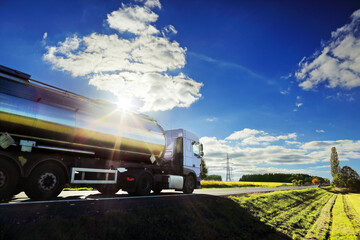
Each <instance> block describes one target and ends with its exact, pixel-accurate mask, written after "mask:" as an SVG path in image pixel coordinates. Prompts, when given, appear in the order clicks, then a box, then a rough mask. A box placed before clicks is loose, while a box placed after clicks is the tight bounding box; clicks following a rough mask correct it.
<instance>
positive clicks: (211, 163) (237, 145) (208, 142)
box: [200, 129, 360, 177]
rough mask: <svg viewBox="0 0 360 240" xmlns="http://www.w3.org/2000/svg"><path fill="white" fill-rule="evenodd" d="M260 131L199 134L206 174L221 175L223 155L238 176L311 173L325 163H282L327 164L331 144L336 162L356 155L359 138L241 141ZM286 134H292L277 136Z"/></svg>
mask: <svg viewBox="0 0 360 240" xmlns="http://www.w3.org/2000/svg"><path fill="white" fill-rule="evenodd" d="M250 130H251V131H250ZM262 132H263V131H259V130H256V129H248V130H245V131H244V130H242V131H237V132H235V133H234V135H233V134H232V135H233V137H231V139H233V140H229V139H228V138H225V139H217V138H216V137H202V138H201V139H200V141H201V142H202V143H203V145H204V152H205V155H204V158H205V161H206V164H207V166H208V167H209V173H210V174H223V175H224V174H225V166H226V155H227V154H229V157H230V159H231V160H230V161H231V163H232V164H231V167H232V168H233V173H234V174H235V175H236V174H238V175H236V176H238V177H239V176H240V175H241V174H249V173H262V172H286V173H310V172H312V170H311V169H317V168H325V167H327V166H321V167H319V166H318V167H309V168H308V169H287V168H284V167H283V166H285V165H286V166H291V165H295V166H296V165H299V164H316V163H322V162H327V163H329V161H330V154H331V147H333V146H335V147H336V148H337V151H338V154H339V159H340V161H348V160H350V159H359V158H360V140H358V141H353V140H338V141H311V142H306V143H300V142H296V141H285V142H286V143H287V144H288V146H286V147H285V146H282V145H278V144H279V143H277V142H275V141H274V142H270V143H269V144H271V145H267V146H261V147H260V146H244V145H243V144H242V141H243V140H244V139H247V138H249V137H252V136H253V135H254V134H255V135H256V134H259V133H262ZM264 134H265V133H264ZM290 135H292V134H291V133H290V134H287V135H280V136H290ZM230 136H231V135H230ZM278 137H279V136H278ZM275 138H276V136H275ZM282 138H286V137H282ZM235 140H236V141H235ZM277 166H280V167H277ZM316 172H318V171H316Z"/></svg>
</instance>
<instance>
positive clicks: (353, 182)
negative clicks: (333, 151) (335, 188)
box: [340, 166, 360, 191]
mask: <svg viewBox="0 0 360 240" xmlns="http://www.w3.org/2000/svg"><path fill="white" fill-rule="evenodd" d="M340 174H341V175H342V176H343V178H344V187H347V188H349V189H350V190H353V191H360V176H359V174H358V173H357V172H356V171H355V170H354V169H352V168H351V167H349V166H344V167H343V168H342V169H341V170H340Z"/></svg>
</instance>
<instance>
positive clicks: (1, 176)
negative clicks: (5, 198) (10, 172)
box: [0, 170, 6, 188]
mask: <svg viewBox="0 0 360 240" xmlns="http://www.w3.org/2000/svg"><path fill="white" fill-rule="evenodd" d="M5 183H6V175H5V173H4V171H2V170H0V188H2V187H3V186H5Z"/></svg>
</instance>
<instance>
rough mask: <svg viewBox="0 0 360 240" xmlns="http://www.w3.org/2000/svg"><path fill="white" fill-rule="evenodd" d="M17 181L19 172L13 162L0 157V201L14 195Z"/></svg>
mask: <svg viewBox="0 0 360 240" xmlns="http://www.w3.org/2000/svg"><path fill="white" fill-rule="evenodd" d="M18 182H19V172H18V171H17V169H16V167H15V166H14V164H12V163H11V162H9V161H6V160H3V159H0V201H7V200H10V199H11V198H12V196H14V193H15V190H16V186H17V185H18Z"/></svg>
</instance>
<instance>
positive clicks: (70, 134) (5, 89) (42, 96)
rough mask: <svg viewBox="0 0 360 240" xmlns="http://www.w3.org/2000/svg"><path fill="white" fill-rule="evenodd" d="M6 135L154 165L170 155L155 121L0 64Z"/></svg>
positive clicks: (0, 116) (0, 119)
mask: <svg viewBox="0 0 360 240" xmlns="http://www.w3.org/2000/svg"><path fill="white" fill-rule="evenodd" d="M0 132H7V133H9V134H10V135H11V136H12V137H13V138H14V139H16V140H20V139H23V140H31V141H35V142H36V144H38V145H40V144H41V145H45V146H49V147H53V148H54V149H55V148H63V149H74V150H79V151H80V150H82V151H89V152H93V153H94V155H95V156H98V157H101V158H107V159H109V158H110V159H112V160H125V161H136V162H150V158H151V159H152V160H154V159H156V158H161V157H162V156H163V154H164V151H165V133H164V130H163V129H162V128H161V126H160V125H158V124H157V122H156V121H155V120H153V119H151V118H150V117H148V116H146V115H143V114H137V113H133V112H130V111H126V110H121V109H119V108H118V107H117V105H116V104H112V103H108V102H105V101H101V100H93V99H90V98H86V97H84V96H81V95H78V94H74V93H71V92H68V91H66V90H62V89H59V88H56V87H53V86H50V85H47V84H44V83H41V82H38V81H35V80H30V75H27V74H24V73H21V72H18V71H16V70H13V69H9V68H6V67H4V66H1V65H0Z"/></svg>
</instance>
